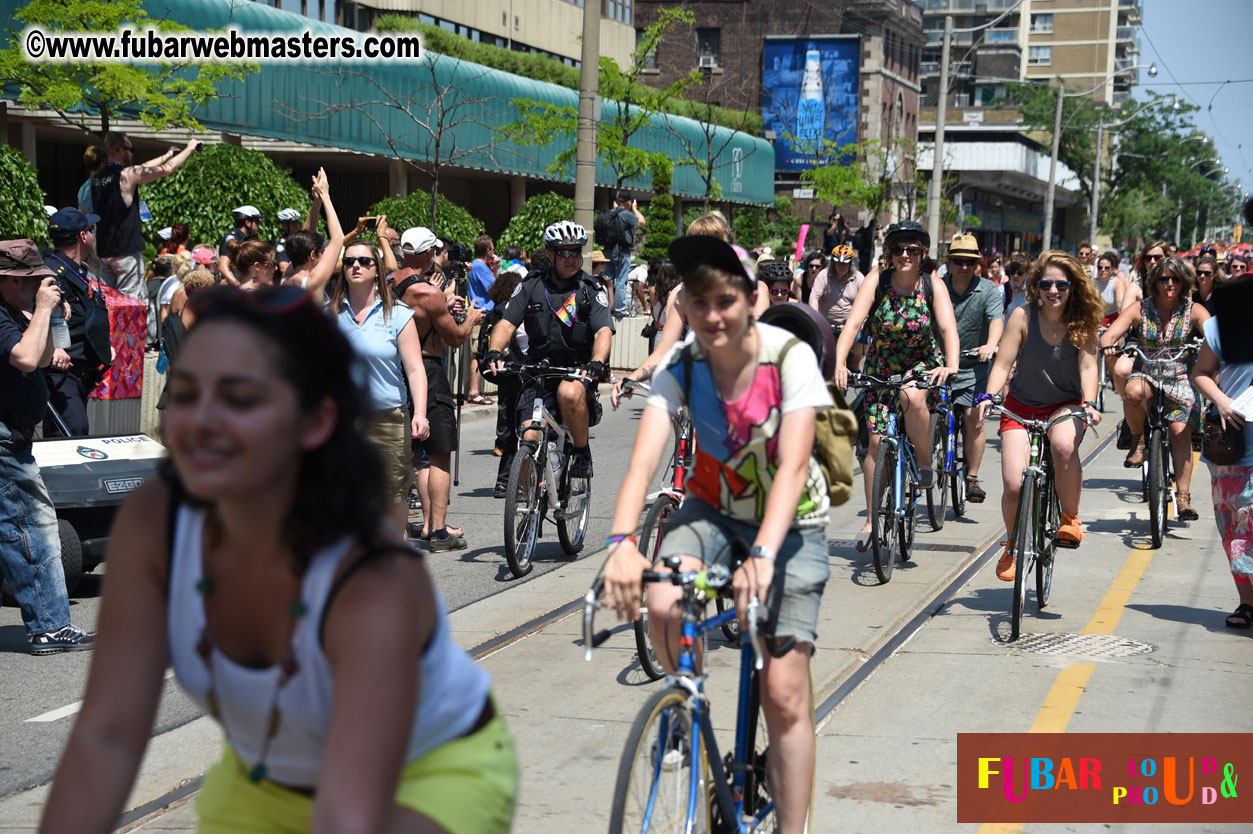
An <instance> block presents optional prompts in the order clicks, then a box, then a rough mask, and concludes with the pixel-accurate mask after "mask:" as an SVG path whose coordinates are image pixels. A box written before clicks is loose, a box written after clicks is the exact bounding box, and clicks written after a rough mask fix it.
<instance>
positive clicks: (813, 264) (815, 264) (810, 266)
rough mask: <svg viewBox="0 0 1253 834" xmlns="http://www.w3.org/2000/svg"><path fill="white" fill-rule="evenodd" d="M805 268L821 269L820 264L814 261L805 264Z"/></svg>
mask: <svg viewBox="0 0 1253 834" xmlns="http://www.w3.org/2000/svg"><path fill="white" fill-rule="evenodd" d="M805 269H822V264H820V263H818V262H817V261H814V262H813V263H811V264H805Z"/></svg>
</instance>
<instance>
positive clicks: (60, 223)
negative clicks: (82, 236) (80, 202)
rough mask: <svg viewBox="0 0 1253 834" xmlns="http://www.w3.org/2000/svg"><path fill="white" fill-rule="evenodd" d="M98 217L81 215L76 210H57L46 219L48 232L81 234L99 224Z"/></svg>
mask: <svg viewBox="0 0 1253 834" xmlns="http://www.w3.org/2000/svg"><path fill="white" fill-rule="evenodd" d="M99 222H100V217H99V216H98V215H95V214H83V213H82V212H81V211H79V210H78V209H76V208H69V207H66V208H63V209H58V210H57V211H56V212H55V213H54V214H53V215H52V216H51V217H49V218H48V231H50V232H81V231H84V230H85V229H87V228H88V227H89V226H92V225H93V224H96V223H99Z"/></svg>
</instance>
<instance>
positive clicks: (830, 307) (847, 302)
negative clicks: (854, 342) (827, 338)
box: [802, 243, 866, 341]
mask: <svg viewBox="0 0 1253 834" xmlns="http://www.w3.org/2000/svg"><path fill="white" fill-rule="evenodd" d="M865 282H866V276H865V275H862V274H861V272H860V271H858V269H857V268H856V267H855V266H853V247H851V246H849V245H848V244H847V243H845V244H844V245H842V246H837V247H835V248H834V249H832V250H831V266H829V267H827V268H826V269H824V270H823V271H822V272H820V273H818V277H817V278H816V279H815V280H814V286H813V289H812V290H811V291H810V293H809V296H808V297H807V298H804V299H802V301H807V302H809V306H810V307H813V308H814V309H815V310H817V311H818V312H819V313H822V316H823V318H825V319H826V320H827V323H828V324H830V325H831V331H832V333H833V334H834V335H835V338H836V340H837V341H838V340H839V338H840V332H841V331H842V330H843V329H844V323H845V322H846V321H848V314H849V311H851V310H852V309H853V302H854V301H856V300H857V293H858V292H859V291H860V290H861V285H862V284H864V283H865Z"/></svg>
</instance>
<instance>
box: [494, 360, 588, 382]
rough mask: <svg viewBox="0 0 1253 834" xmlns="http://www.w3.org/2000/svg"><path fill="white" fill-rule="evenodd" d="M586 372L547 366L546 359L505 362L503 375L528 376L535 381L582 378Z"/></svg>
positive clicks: (581, 369) (582, 369)
mask: <svg viewBox="0 0 1253 834" xmlns="http://www.w3.org/2000/svg"><path fill="white" fill-rule="evenodd" d="M586 372H587V371H586V369H585V368H563V367H561V366H559V365H549V364H548V360H547V359H545V360H544V361H542V362H536V363H528V362H513V361H506V362H505V368H504V373H507V374H517V375H518V376H529V377H533V378H536V379H541V378H543V377H549V376H562V377H576V376H582V375H583V374H585V373H586Z"/></svg>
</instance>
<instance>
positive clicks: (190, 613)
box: [167, 505, 490, 788]
mask: <svg viewBox="0 0 1253 834" xmlns="http://www.w3.org/2000/svg"><path fill="white" fill-rule="evenodd" d="M205 516H206V511H205V510H204V509H201V508H196V507H191V506H188V505H183V506H180V507H179V509H178V517H177V521H176V523H175V530H174V539H173V541H174V552H173V554H172V558H171V564H170V589H169V609H168V613H167V621H168V627H169V639H170V656H171V658H172V661H173V666H174V672H175V674H176V675H177V676H178V681H179V683H180V684H181V685H182V687H183V689H184V690H185V691H186V692H187V694H188V696H190V697H191V699H192V700H193V701H195V702H196V703H197V704H198V705H199V706H200V707H201V709H204V710H205V711H206V712H207V711H208V692H209V684H210V678H209V671H208V669H206V668H205V665H204V662H203V661H202V660H201V659H200V656H199V655H198V654H197V653H196V644H197V642H198V641H199V640H200V633H201V629H202V628H203V627H204V624H205V610H204V602H203V600H202V598H201V595H200V594H199V593H198V592H197V591H196V583H197V582H198V581H199V580H200V579H201V578H202V575H203V573H202V565H203V561H202V553H201V542H202V541H203V538H202V536H203V531H204V522H205ZM351 550H352V541H351V540H349V539H347V538H344V539H342V540H340V541H339V542H337V543H335V544H334V545H332V546H330V547H327V548H325V549H323V550H321V551H319V552H318V553H317V554H316V555H315V556H314V557H313V560H312V561H311V562H310V565H309V569H308V571H307V572H306V573H305V576H304V581H303V583H302V586H301V597H302V599H303V600H304V602H305V605H306V606H308V614H306V615H305V616H304V617H302V618H301V619H300V620H299V621H298V622H297V624H296V628H295V631H294V633H293V635H292V649H293V650H294V652H295V654H296V658H297V660H298V661H299V663H300V669H299V671H298V672H297V673H296V675H295V676H294V677H293V678H292V679H291V680H290V681H289V682H288V683H287V685H286V686H284V687H283V688H282V689H281V690H279V695H278V707H279V709H280V710H281V717H282V720H281V722H280V724H279V728H278V733H277V734H276V735H275V736H274V738H273V739H272V740H271V741H270V749H269V753H268V755H267V756H266V760H265V765H266V768H267V769H268V771H269V773H268V777H267V778H269V779H272V780H273V781H274V782H276V783H278V784H280V785H286V786H289V787H296V788H311V787H314V786H316V785H317V783H318V776H319V774H320V773H321V768H322V759H323V757H324V755H325V752H326V739H327V735H328V733H329V731H330V725H331V706H332V703H333V696H334V694H335V686H334V681H335V674H334V668H333V667H332V665H331V662H330V661H329V660H328V659H327V657H326V655H325V654H324V653H323V651H322V645H321V641H320V640H319V637H318V632H319V630H320V628H321V623H322V617H323V616H324V614H325V612H326V602H327V595H328V594H329V592H330V590H331V586H332V584H333V582H334V578H335V575H336V570H337V568H338V567H339V565H340V563H341V562H342V561H343V559H344V557H345V556H347V555H348V553H349V552H351ZM435 601H436V606H437V609H438V610H437V612H436V622H435V630H434V631H433V632H432V634H431V638H430V642H429V644H428V645H427V648H426V651H425V653H424V654H423V656H422V665H421V676H422V680H421V690H420V694H419V702H418V707H417V711H416V712H415V714H414V718H413V729H412V730H411V731H410V734H409V749H408V751H407V752H406V754H405V761H406V762H412V761H414V760H416V759H418V758H420V757H421V756H423V755H424V754H426V753H428V752H430V751H431V750H434V749H435V748H437V747H439V746H440V745H442V744H445V743H446V742H449V741H452V740H454V739H457V738H460V737H461V736H463V735H464V734H465V733H466V732H467V731H469V730H470V728H472V727H473V726H474V723H475V722H476V721H477V720H478V717H479V715H480V713H481V712H482V710H483V704H484V702H485V700H486V698H487V695H488V689H489V688H490V681H489V679H488V675H487V673H486V672H484V671H483V670H482V669H480V668H479V667H478V666H477V665H476V664H475V663H474V661H473V660H472V659H471V658H470V656H469V655H467V654H466V653H465V652H464V651H463V650H462V649H460V648H459V647H458V646H457V645H456V644H454V643H453V641H452V637H451V636H450V635H449V631H448V615H447V613H446V611H445V609H444V602H443V599H442V598H441V597H440V595H439V592H438V591H436V592H435ZM210 662H211V663H212V664H213V679H212V683H213V688H214V690H215V692H216V695H217V700H218V709H219V711H220V713H221V715H222V719H223V721H222V723H223V730H224V732H225V734H226V736H227V740H228V741H229V743H230V745H231V748H232V749H233V750H234V751H235V752H236V753H237V754H239V756H240V758H242V759H243V760H244V761H245V762H247V763H248V765H249V766H251V765H252V764H254V763H256V762H257V761H258V760H259V759H260V758H261V747H262V745H263V743H264V741H265V738H266V725H267V721H268V718H269V712H270V703H271V700H272V699H273V697H274V693H275V689H276V687H277V686H278V678H279V674H280V668H279V666H278V665H275V666H268V667H265V668H262V669H254V668H250V667H246V666H241V665H239V664H238V663H236V662H235V661H233V660H231V659H230V658H228V657H227V656H226V655H224V654H223V653H222V651H221V650H219V649H217V648H214V650H213V652H212V654H211V659H210Z"/></svg>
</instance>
